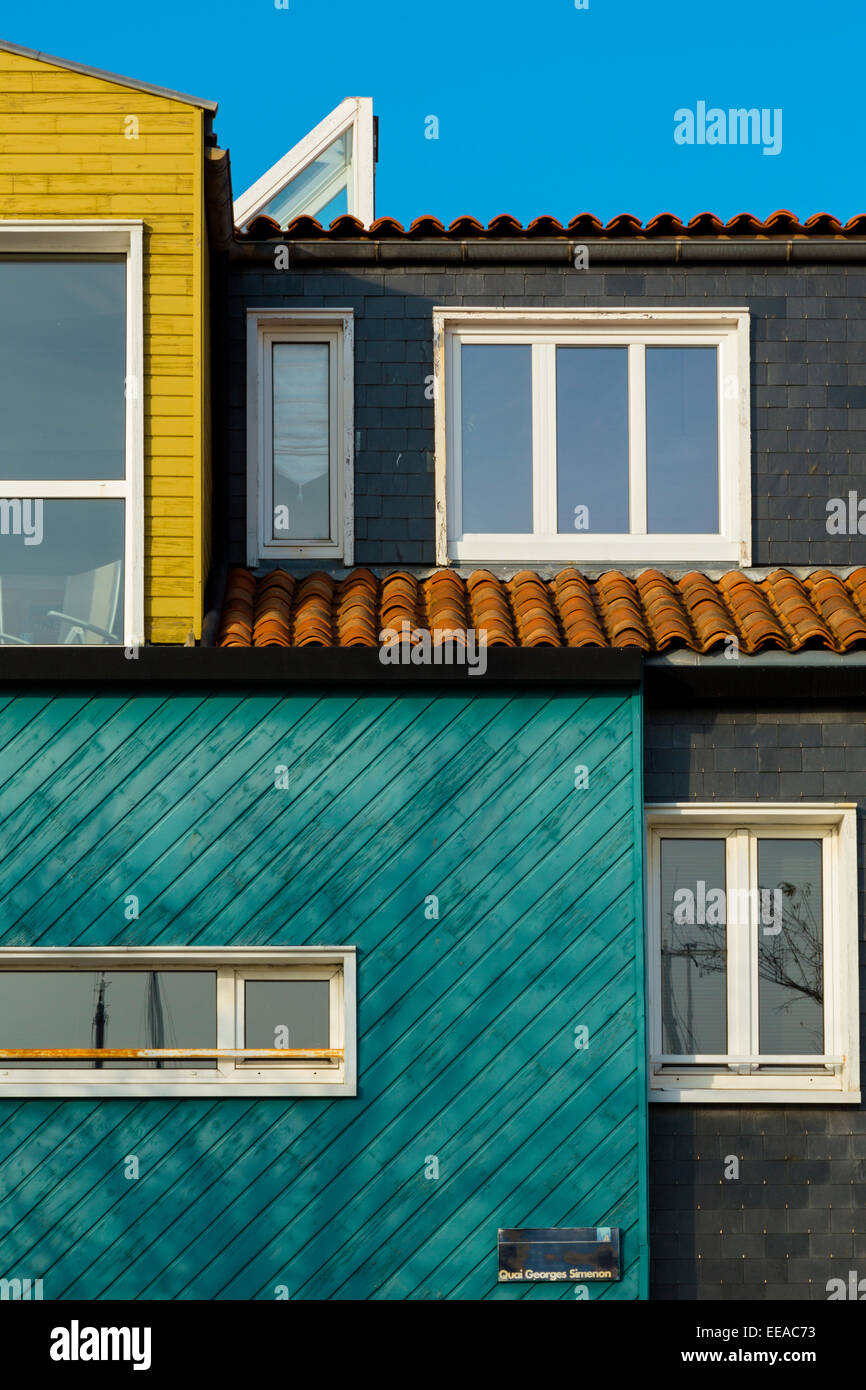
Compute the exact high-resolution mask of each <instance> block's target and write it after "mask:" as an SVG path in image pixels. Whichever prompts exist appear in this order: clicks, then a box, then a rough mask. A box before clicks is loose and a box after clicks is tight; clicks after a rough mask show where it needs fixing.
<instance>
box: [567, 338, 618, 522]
mask: <svg viewBox="0 0 866 1390" xmlns="http://www.w3.org/2000/svg"><path fill="white" fill-rule="evenodd" d="M556 453H557V513H558V519H557V528H558V530H559V531H560V532H567V533H570V534H572V535H574V534H575V533H577V534H580V532H581V531H595V532H599V531H615V532H623V531H628V529H629V510H628V507H629V489H628V348H624V347H622V348H619V347H614V348H593V347H559V348H557V349H556ZM584 507H585V508H586V512H578V511H577V509H578V508H584Z"/></svg>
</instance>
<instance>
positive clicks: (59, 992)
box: [0, 970, 217, 1070]
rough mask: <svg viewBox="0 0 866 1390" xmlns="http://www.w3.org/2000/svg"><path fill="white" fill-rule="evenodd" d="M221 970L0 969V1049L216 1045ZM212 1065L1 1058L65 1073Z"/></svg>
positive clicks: (13, 1065) (13, 1064) (0, 1064)
mask: <svg viewBox="0 0 866 1390" xmlns="http://www.w3.org/2000/svg"><path fill="white" fill-rule="evenodd" d="M214 1046H216V973H215V972H214V971H205V970H196V971H181V970H171V971H167V970H166V971H163V970H161V971H155V970H106V971H99V970H32V971H30V970H14V971H13V970H4V971H0V1047H62V1048H67V1047H106V1048H114V1047H214ZM216 1065H217V1063H216V1060H213V1061H203V1060H196V1061H186V1062H185V1061H183V1060H179V1061H165V1062H163V1061H142V1060H129V1061H126V1060H118V1061H105V1062H97V1061H87V1060H86V1059H83V1060H79V1061H68V1062H63V1061H54V1060H46V1061H36V1062H27V1061H24V1062H7V1061H0V1067H2V1068H3V1069H6V1068H7V1067H8V1068H13V1069H14V1068H22V1067H35V1068H37V1070H48V1069H50V1068H53V1067H60V1068H63V1069H66V1070H69V1069H75V1068H79V1069H80V1068H83V1069H86V1070H87V1069H93V1068H97V1069H105V1070H108V1069H109V1068H119V1069H122V1068H124V1067H135V1068H136V1070H138V1069H146V1070H157V1069H164V1070H165V1069H171V1068H179V1067H190V1066H195V1067H197V1068H198V1067H215V1066H216Z"/></svg>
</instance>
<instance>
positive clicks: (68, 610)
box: [0, 221, 144, 647]
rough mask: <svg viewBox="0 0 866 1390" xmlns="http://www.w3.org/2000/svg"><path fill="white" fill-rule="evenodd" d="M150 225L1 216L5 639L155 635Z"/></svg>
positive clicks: (128, 640) (123, 640)
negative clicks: (145, 556)
mask: <svg viewBox="0 0 866 1390" xmlns="http://www.w3.org/2000/svg"><path fill="white" fill-rule="evenodd" d="M141 236H142V232H141V225H140V224H138V223H117V222H102V223H89V224H87V223H60V222H58V223H38V222H36V223H27V222H16V221H8V222H0V418H2V422H3V426H2V430H0V645H2V646H10V645H11V646H69V645H72V646H88V647H89V646H111V645H115V646H117V645H123V644H126V645H131V644H134V643H140V642H141V641H142V640H143V619H144V612H143V609H144V599H143V583H144V576H143V562H142V534H143V520H142V512H143V438H144V434H143V402H142V392H143V380H142V268H141Z"/></svg>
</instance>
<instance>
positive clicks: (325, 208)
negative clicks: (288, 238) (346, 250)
mask: <svg viewBox="0 0 866 1390" xmlns="http://www.w3.org/2000/svg"><path fill="white" fill-rule="evenodd" d="M374 147H375V127H374V116H373V102H372V99H371V98H370V97H347V98H346V100H345V101H342V102H340V105H339V106H338V107H337V108H336V110H335V111H332V112H331V114H330V115H329V116H326V117H325V119H324V120H323V121H320V122H319V124H318V125H317V126H316V127H315V129H314V130H311V131H310V133H309V135H306V136H305V137H304V139H303V140H301V141H300V142H299V143H298V144H297V145H295V146H294V148H293V149H291V150H289V152H288V154H286V155H284V156H283V158H282V159H281V160H279V161H278V163H276V164H275V165H274V166H273V168H271V169H269V170H268V171H267V173H266V174H263V175H262V177H261V178H260V179H258V180H257V181H256V182H255V183H254V184H253V186H252V187H251V188H248V189H247V191H246V193H242V194H241V196H240V197H239V198H238V199H237V200H236V201H235V205H234V217H235V222H236V223H237V225H238V226H239V227H244V226H247V225H248V224H249V223H250V222H252V221H253V219H254V218H255V217H259V216H264V217H272V218H273V219H274V221H275V222H278V223H279V224H280V226H281V227H288V225H289V223H290V222H292V221H293V220H294V218H296V217H300V216H301V215H302V214H305V215H306V216H308V217H315V218H316V220H317V221H318V222H320V223H321V224H322V226H323V227H329V226H330V225H331V223H332V222H333V221H334V219H335V218H336V217H341V216H342V215H343V213H350V214H351V215H352V216H353V217H357V218H358V219H359V220H360V221H361V222H363V224H364V226H365V227H369V226H370V224H371V222H373V220H374V219H375V216H376V210H375V188H374V174H375V167H376V156H375V148H374Z"/></svg>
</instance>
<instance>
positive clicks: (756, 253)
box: [229, 236, 866, 275]
mask: <svg viewBox="0 0 866 1390" xmlns="http://www.w3.org/2000/svg"><path fill="white" fill-rule="evenodd" d="M277 246H288V247H289V262H290V268H291V269H293V270H303V269H306V268H308V267H310V266H322V265H362V266H363V265H365V266H377V267H380V268H382V267H388V266H400V265H419V264H420V265H463V266H477V265H498V266H503V265H524V266H525V265H558V266H561V267H562V268H563V269H565V268H568V269H569V270H571V269H573V268H574V261H575V253H576V251H577V249H578V247H582V248H584V247H585V248H586V249H587V251H588V255H587V261H588V266H587V269H592V270H594V269H595V268H596V267H597V266H609V265H645V266H651V265H711V264H719V263H728V262H731V261H733V262H739V263H742V264H758V263H760V264H763V263H768V264H772V265H806V264H812V263H818V264H826V263H827V262H831V261H835V262H839V263H844V262H848V263H855V264H856V263H866V237H817V236H802V237H773V238H770V237H706V238H696V237H659V238H652V239H651V240H649V239H647V240H639V239H634V240H630V239H627V238H623V239H622V240H619V239H617V240H611V239H609V238H596V239H593V238H592V237H589V238H587V239H586V240H585V241H578V240H576V239H575V238H573V237H568V238H563V237H557V238H542V237H539V238H535V237H526V238H523V239H518V238H508V237H503V238H502V239H501V240H500V239H497V238H495V237H491V238H489V239H488V238H482V237H478V238H474V237H473V238H464V239H463V240H455V241H450V240H446V239H443V238H441V237H430V238H424V237H419V238H417V239H415V238H411V239H410V238H406V239H405V240H404V239H402V238H389V239H386V238H382V239H381V240H375V239H369V240H364V239H363V238H357V239H352V238H347V239H346V240H343V239H339V240H338V239H333V240H332V239H330V238H328V237H322V238H319V239H312V240H303V239H302V240H299V241H294V240H292V238H291V237H289V236H286V237H283V238H280V237H276V236H275V237H270V238H268V240H267V241H245V240H243V241H242V240H239V239H238V238H237V237H235V239H234V241H233V242H232V244H231V246H230V247H229V258H230V259H231V260H233V261H238V262H241V263H247V264H252V265H264V264H267V265H269V266H270V267H271V268H273V264H274V250H275V248H276V247H277ZM574 273H575V275H580V274H581V272H580V271H578V270H575V272H574Z"/></svg>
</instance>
